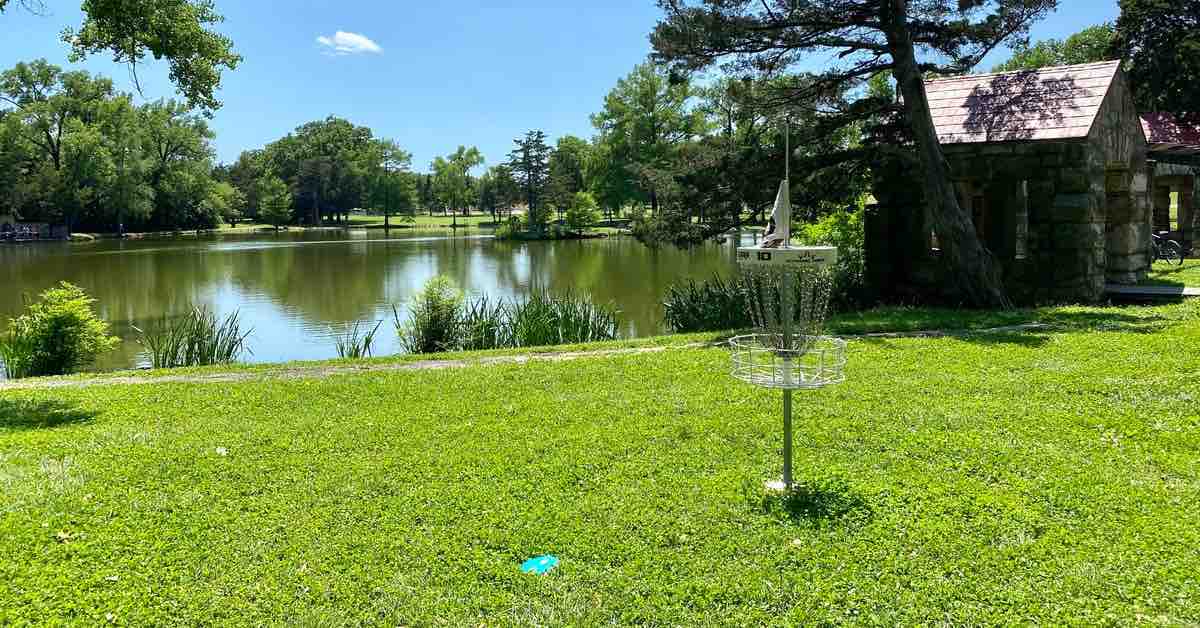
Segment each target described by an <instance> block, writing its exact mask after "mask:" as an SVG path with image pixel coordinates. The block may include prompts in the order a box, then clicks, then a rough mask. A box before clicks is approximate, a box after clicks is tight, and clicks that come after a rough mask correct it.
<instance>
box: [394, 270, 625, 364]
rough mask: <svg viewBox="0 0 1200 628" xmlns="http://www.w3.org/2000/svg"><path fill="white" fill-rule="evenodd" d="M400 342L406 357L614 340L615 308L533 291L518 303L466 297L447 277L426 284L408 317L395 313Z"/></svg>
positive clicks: (568, 294)
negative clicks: (417, 354)
mask: <svg viewBox="0 0 1200 628" xmlns="http://www.w3.org/2000/svg"><path fill="white" fill-rule="evenodd" d="M393 313H394V316H395V327H396V331H397V333H398V334H399V338H400V344H401V345H402V346H403V347H404V349H405V350H406V351H408V352H409V353H437V352H442V351H456V350H481V349H508V348H519V347H537V346H546V345H558V344H574V343H581V342H596V341H603V340H615V339H617V338H618V337H619V335H620V320H619V314H618V312H617V310H616V309H615V308H613V307H611V306H607V305H599V304H596V303H593V302H592V301H591V300H590V299H588V298H587V297H585V296H582V295H578V294H575V293H573V292H566V293H563V294H557V295H556V294H551V293H550V292H549V291H547V290H546V289H544V288H541V287H535V288H533V290H532V291H531V293H530V294H529V296H527V297H525V298H524V299H521V300H514V301H505V300H503V299H498V300H492V299H490V298H489V297H487V296H486V295H485V296H480V297H476V298H473V299H468V298H465V297H464V296H463V295H462V293H461V292H459V291H458V289H457V288H455V287H454V285H453V284H452V283H451V282H450V281H449V280H447V279H445V278H441V277H437V278H434V279H432V280H430V282H429V283H427V284H426V285H425V287H424V288H422V290H421V292H420V293H419V294H418V295H417V296H416V298H415V299H414V300H413V304H412V306H411V307H410V310H409V314H408V317H407V318H406V319H403V320H402V319H401V317H400V314H399V311H398V310H396V309H393Z"/></svg>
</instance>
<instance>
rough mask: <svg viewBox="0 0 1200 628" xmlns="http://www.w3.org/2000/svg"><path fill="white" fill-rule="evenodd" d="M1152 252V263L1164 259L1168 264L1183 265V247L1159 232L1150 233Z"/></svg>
mask: <svg viewBox="0 0 1200 628" xmlns="http://www.w3.org/2000/svg"><path fill="white" fill-rule="evenodd" d="M1150 253H1151V255H1153V258H1152V259H1151V260H1150V263H1151V264H1153V263H1154V262H1157V261H1160V260H1161V261H1164V262H1166V263H1168V264H1174V265H1176V266H1183V247H1182V246H1180V245H1179V243H1178V242H1176V241H1174V240H1168V239H1166V238H1164V237H1162V236H1160V235H1157V234H1154V233H1152V234H1150Z"/></svg>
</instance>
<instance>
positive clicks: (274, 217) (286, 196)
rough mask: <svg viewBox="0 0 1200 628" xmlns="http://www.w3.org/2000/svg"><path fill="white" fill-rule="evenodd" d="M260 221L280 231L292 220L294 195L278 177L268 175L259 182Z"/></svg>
mask: <svg viewBox="0 0 1200 628" xmlns="http://www.w3.org/2000/svg"><path fill="white" fill-rule="evenodd" d="M258 198H259V206H258V212H259V213H258V219H259V220H260V221H262V222H265V223H267V224H269V225H271V226H273V227H275V230H276V231H279V227H281V226H283V225H286V224H288V223H289V222H290V221H291V219H292V193H291V191H290V190H288V187H287V184H286V183H284V182H283V179H280V178H279V177H276V176H271V175H268V176H266V177H263V178H262V179H260V180H259V182H258Z"/></svg>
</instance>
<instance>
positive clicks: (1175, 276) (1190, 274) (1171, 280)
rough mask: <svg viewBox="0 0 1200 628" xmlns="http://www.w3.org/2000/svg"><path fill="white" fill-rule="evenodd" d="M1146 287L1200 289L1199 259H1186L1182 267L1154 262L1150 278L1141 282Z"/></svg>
mask: <svg viewBox="0 0 1200 628" xmlns="http://www.w3.org/2000/svg"><path fill="white" fill-rule="evenodd" d="M1143 283H1145V284H1147V285H1160V286H1189V287H1192V288H1200V259H1187V260H1184V261H1183V265H1182V266H1176V265H1175V264H1170V263H1167V262H1156V263H1155V264H1154V268H1153V269H1152V270H1151V271H1150V276H1149V277H1147V278H1146V281H1145V282H1143Z"/></svg>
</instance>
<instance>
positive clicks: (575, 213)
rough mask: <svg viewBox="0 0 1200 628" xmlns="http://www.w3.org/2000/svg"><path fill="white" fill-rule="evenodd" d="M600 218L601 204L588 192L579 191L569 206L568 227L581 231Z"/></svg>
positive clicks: (577, 231)
mask: <svg viewBox="0 0 1200 628" xmlns="http://www.w3.org/2000/svg"><path fill="white" fill-rule="evenodd" d="M599 220H600V206H599V205H597V204H596V198H595V197H594V196H592V195H591V194H590V193H588V192H577V193H576V194H575V196H574V197H573V198H572V199H571V204H570V205H569V206H568V207H567V214H566V222H567V228H568V229H570V230H571V231H574V232H575V233H580V232H582V231H583V230H585V229H587V228H588V227H590V226H592V225H593V224H595V223H596V222H597V221H599Z"/></svg>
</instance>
